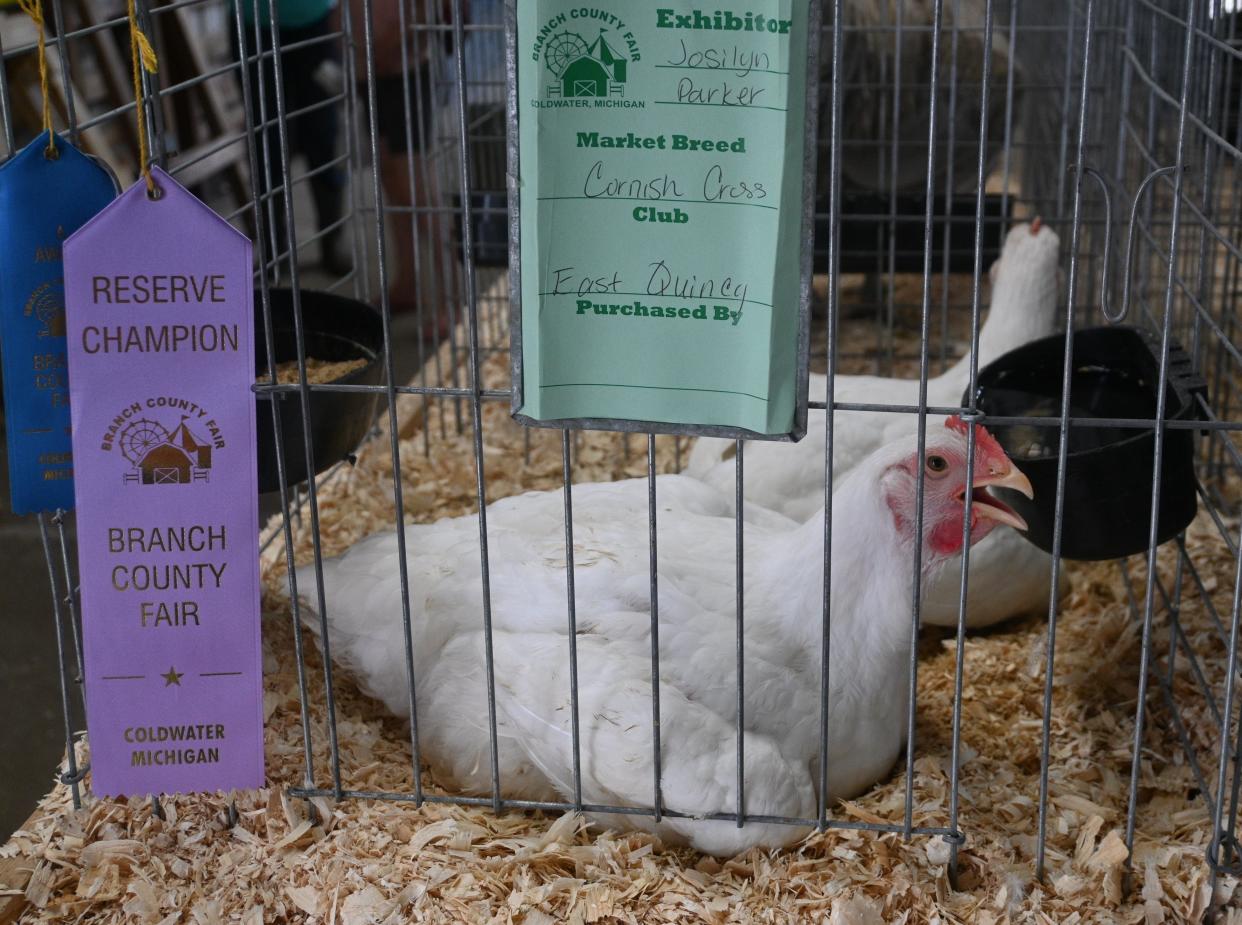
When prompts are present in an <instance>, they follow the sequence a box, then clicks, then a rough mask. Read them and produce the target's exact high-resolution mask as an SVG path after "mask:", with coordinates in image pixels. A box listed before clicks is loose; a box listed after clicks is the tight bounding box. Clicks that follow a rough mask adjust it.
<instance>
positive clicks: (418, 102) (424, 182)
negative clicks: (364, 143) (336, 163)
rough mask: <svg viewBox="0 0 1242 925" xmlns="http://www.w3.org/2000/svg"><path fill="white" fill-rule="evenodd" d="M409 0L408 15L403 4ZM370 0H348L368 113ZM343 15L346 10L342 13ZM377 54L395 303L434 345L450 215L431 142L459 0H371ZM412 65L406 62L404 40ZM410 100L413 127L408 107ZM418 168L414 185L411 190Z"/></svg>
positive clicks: (442, 311)
mask: <svg viewBox="0 0 1242 925" xmlns="http://www.w3.org/2000/svg"><path fill="white" fill-rule="evenodd" d="M400 2H405V12H404V24H405V34H404V35H403V34H402V29H401V25H402V13H401V9H400V7H399V6H398V4H399V3H400ZM461 10H462V16H463V18H464V19H465V20H467V21H468V19H469V16H470V4H469V2H468V0H461ZM363 11H364V8H363V0H349V13H350V18H351V23H350V26H351V30H352V34H353V39H354V47H355V54H356V57H355V60H354V74H355V78H356V80H357V82H358V92H359V95H360V97H361V99H362V101H363V111H364V112H365V111H366V100H367V88H366V49H365V47H364V45H363V36H364V35H365V29H364V24H363V18H362V17H363ZM338 15H339V13H338ZM371 16H372V23H373V28H372V34H373V36H374V42H373V48H372V52H373V55H374V62H375V64H374V66H375V99H376V113H375V118H376V122H377V134H378V136H379V165H378V167H379V171H380V181H381V183H382V185H383V188H384V196H385V198H386V199H387V200H388V206H389V207H391V208H397V209H404V210H405V211H399V212H396V213H395V214H394V215H393V221H392V222H391V223H390V225H389V227H390V228H391V230H392V234H393V248H392V251H393V254H394V256H395V257H396V272H395V273H394V274H393V275H394V278H393V280H392V281H391V283H390V285H389V291H388V302H389V305H390V306H391V308H392V312H393V314H394V315H400V314H407V315H408V314H413V315H415V317H417V318H419V319H420V321H421V323H422V329H423V335H424V337H425V338H427V339H428V340H430V341H432V342H434V341H436V340H439V339H442V338H444V337H446V336H447V335H448V330H449V326H450V323H451V320H452V319H451V316H450V313H449V310H448V305H449V302H450V299H451V298H452V288H451V286H450V280H449V263H448V260H447V253H448V251H447V248H448V242H447V241H446V240H445V238H444V228H445V223H444V221H443V218H444V216H443V215H441V214H439V213H438V212H436V211H434V210H436V209H437V208H438V207H441V206H442V205H443V197H442V196H441V194H440V188H439V177H438V176H437V173H436V165H435V164H434V163H432V157H431V153H432V152H431V148H432V145H431V141H432V133H433V131H434V120H435V116H436V114H437V112H438V111H439V110H440V108H441V107H442V105H443V100H442V99H441V97H442V96H443V94H442V92H441V91H443V90H445V89H446V88H447V84H446V81H445V80H444V78H443V77H441V76H440V70H441V65H443V64H444V62H445V56H446V55H449V54H451V53H452V51H453V30H452V22H453V2H452V0H372V2H371ZM403 39H404V45H405V64H406V65H407V67H406V68H404V69H403V67H402V44H403ZM407 93H408V105H409V130H408V132H407V128H406V105H407ZM411 165H412V166H413V171H412V172H413V178H414V183H413V189H412V190H411V188H410V174H411V169H410V168H411ZM410 209H414V210H415V212H416V221H417V223H418V235H417V237H418V241H417V244H418V253H419V258H420V259H419V262H418V267H417V271H418V272H417V273H416V272H415V271H416V268H415V262H414V255H415V243H416V242H415V234H414V226H413V222H411V220H410V215H409V211H408V210H410Z"/></svg>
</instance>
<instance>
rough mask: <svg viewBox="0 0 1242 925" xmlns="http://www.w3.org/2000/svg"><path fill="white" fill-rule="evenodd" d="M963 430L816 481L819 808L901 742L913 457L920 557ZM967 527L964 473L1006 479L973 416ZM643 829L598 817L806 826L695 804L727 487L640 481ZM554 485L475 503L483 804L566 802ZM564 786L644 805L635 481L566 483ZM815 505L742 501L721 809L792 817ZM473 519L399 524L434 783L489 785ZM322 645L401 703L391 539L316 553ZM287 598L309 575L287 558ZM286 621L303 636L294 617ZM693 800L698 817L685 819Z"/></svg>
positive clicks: (684, 832)
mask: <svg viewBox="0 0 1242 925" xmlns="http://www.w3.org/2000/svg"><path fill="white" fill-rule="evenodd" d="M965 431H966V425H964V424H962V423H961V421H959V420H954V421H952V422H951V423H950V426H949V427H948V428H937V429H936V431H935V432H932V433H929V434H928V435H927V444H926V451H925V453H924V456H923V457H922V458H920V457H919V455H918V450H917V446H916V443H915V440H914V439H912V438H906V439H903V440H901V441H899V442H897V443H895V444H893V445H891V446H887V447H884V448H882V449H880V450H879V451H878V452H876V453H874V454H872V455H871V456H870V457H869V458H868V459H867V460H866V461H864V462H862V463H861V464H859V465H858V466H856V467H854V469H853V471H852V472H851V473H850V475H849V477H848V478H846V479H843V480H842V483H841V485H840V486H839V487H838V490H837V491H836V493H835V494H834V496H833V525H834V530H833V542H832V574H833V581H832V605H831V618H832V620H831V656H830V661H829V666H830V671H829V682H830V700H829V704H830V706H829V713H830V718H831V721H830V726H829V733H828V752H827V754H828V771H827V780H828V792H827V794H825V796H826V798H827V800H828V801H829V804H830V805H831V803H832V801H835V800H837V799H839V798H845V797H849V796H851V795H853V794H856V793H858V792H859V791H861V790H863V789H864V788H866V787H868V786H869V785H871V784H872V783H874V782H875V781H876V780H878V779H879V778H880V777H882V776H883V775H884V774H886V773H887V772H888V771H889V769H890V768H891V767H892V765H893V763H894V761H895V760H896V758H897V756H898V754H899V752H900V750H901V748H902V745H903V743H904V740H905V729H906V706H907V703H908V677H909V676H908V673H907V669H908V665H909V658H910V608H911V599H910V598H911V582H912V578H913V565H914V563H913V546H914V535H915V534H914V530H915V526H914V525H915V480H916V478H917V472H918V469H919V468H920V467H922V468H924V469H925V471H926V482H925V485H926V487H925V495H924V512H925V514H924V525H923V526H924V542H923V570H924V572H925V574H927V575H931V574H934V572H935V571H936V569H937V567H938V566H939V565H940V564H941V563H943V562H944V561H945V559H946V557H951V556H953V555H954V554H956V553H957V552H958V551H959V550H960V549H961V545H962V539H963V536H962V534H963V531H962V526H963V507H964V498H965V492H966V490H967V484H968V479H967V470H966V437H965ZM976 433H977V452H976V458H975V467H974V485H975V486H976V488H975V490H974V492H973V493H972V495H971V497H972V508H971V510H972V515H973V516H972V534H971V540H972V542H973V541H975V540H978V539H979V538H981V537H983V536H985V535H986V534H987V533H988V532H989V530H991V529H992V528H993V527H994V526H996V525H998V524H1009V525H1013V526H1016V527H1022V526H1024V524H1023V523H1022V521H1021V519H1020V518H1019V517H1018V516H1017V515H1016V514H1015V513H1013V511H1012V510H1010V509H1009V508H1007V507H1005V506H1004V505H1003V504H1002V503H1000V502H999V501H997V500H996V499H995V498H993V497H992V496H991V495H990V494H988V492H987V491H986V490H985V488H984V487H983V486H988V485H999V486H1006V487H1009V488H1013V489H1015V490H1018V491H1022V492H1024V493H1026V494H1028V495H1029V493H1030V483H1029V482H1028V481H1027V480H1026V477H1025V476H1023V475H1022V473H1021V472H1019V471H1018V470H1017V469H1016V468H1015V467H1014V466H1013V464H1012V463H1011V462H1010V460H1009V459H1008V458H1007V457H1006V456H1005V454H1004V452H1003V451H1002V450H1001V449H1000V447H999V445H998V444H997V443H996V441H995V440H993V439H992V438H991V437H990V435H988V434H987V432H986V431H985V430H983V429H982V428H978V429H977V431H976ZM656 492H657V498H658V511H659V545H658V553H659V591H658V598H659V621H658V623H659V634H660V635H659V647H660V651H661V655H662V659H661V662H660V673H659V695H660V710H661V736H662V738H661V742H662V747H661V761H662V777H661V784H662V788H663V805H664V806H665V807H666V808H667V809H669V810H672V811H675V812H676V813H681V814H687V815H686V816H673V817H669V816H665V817H664V819H663V820H662V821H661V822H660V823H658V824H657V823H655V822H654V820H652V819H650V818H647V817H643V816H637V815H629V814H626V815H618V814H611V815H604V816H600V817H598V818H600V819H601V820H602V821H604V822H606V823H607V824H610V825H614V826H633V827H640V828H644V829H648V830H652V831H656V832H657V833H658V834H660V835H661V837H663V838H665V839H667V840H669V841H673V842H688V843H689V844H690V845H692V846H693V847H694V848H696V849H698V850H700V851H704V852H708V853H711V854H716V855H732V854H735V853H737V852H739V851H742V850H745V849H746V848H748V847H750V846H752V845H764V846H778V845H783V844H787V843H789V842H791V841H793V840H796V839H798V838H800V837H802V836H803V835H804V834H805V832H806V830H805V829H799V828H796V827H789V826H784V825H778V824H774V823H763V822H755V823H748V824H747V825H746V826H745V827H743V828H738V827H737V826H736V825H735V823H733V822H731V821H723V820H711V819H704V818H702V817H703V816H705V815H710V814H713V813H723V812H730V811H733V810H734V809H735V808H736V805H737V797H738V794H737V780H736V774H735V760H736V758H735V755H736V748H737V727H736V712H735V711H736V706H737V699H736V698H737V690H736V677H735V673H734V668H733V666H734V665H735V650H734V646H735V584H734V568H735V558H734V556H735V548H734V537H735V533H734V530H735V521H734V519H733V517H732V509H731V501H730V498H729V497H728V496H723V495H720V494H718V493H717V492H715V491H714V490H712V489H711V488H709V487H707V486H706V485H704V484H702V483H701V482H698V481H696V480H694V479H690V478H688V477H685V476H678V475H667V476H661V477H659V478H658V479H657V481H656ZM562 504H563V499H562V496H561V494H560V493H559V492H532V493H529V494H525V495H521V496H518V497H512V498H507V499H504V500H501V501H497V502H495V503H494V504H492V505H490V506H489V507H488V537H489V541H490V542H489V549H490V577H491V604H492V610H491V612H492V625H493V641H494V642H493V644H494V659H495V661H494V666H495V680H496V686H495V692H496V716H497V735H498V757H499V772H500V782H501V792H502V793H503V794H504V796H505V797H506V798H511V799H531V800H540V801H547V800H552V799H558V798H559V799H564V800H571V799H573V781H572V772H571V769H572V768H573V747H572V737H571V718H570V715H571V700H570V682H569V659H568V656H569V635H568V625H567V624H568V621H567V604H566V573H565V549H564V526H563V522H562V517H563V507H562ZM573 509H574V524H573V525H574V558H575V569H574V574H575V580H576V602H577V634H576V637H575V638H576V640H577V659H578V677H579V685H578V691H579V703H578V715H579V717H580V720H581V746H580V751H581V782H582V799H583V801H584V802H585V803H588V804H595V805H612V806H616V805H630V806H644V805H646V806H650V805H651V803H652V800H653V750H652V690H651V680H650V679H651V641H650V626H651V623H650V621H651V602H650V599H649V585H648V565H649V559H648V556H649V551H648V534H647V525H648V515H647V482H646V481H645V480H641V479H635V480H630V481H624V482H613V483H603V484H583V485H577V486H575V487H574V489H573ZM823 527H824V524H823V516H822V513H821V515H820V516H819V517H816V518H812V519H811V520H810V521H808V522H807V523H805V524H795V523H793V522H792V521H790V520H788V519H787V518H784V517H782V516H781V515H779V514H775V513H772V512H765V511H762V510H759V509H751V510H748V511H746V512H745V541H744V542H745V601H744V603H745V611H744V612H745V658H744V671H745V685H744V689H745V720H744V733H743V736H744V738H743V743H744V751H745V759H744V767H745V788H746V789H745V812H746V813H747V814H748V815H753V816H765V815H768V816H785V817H796V818H802V819H808V818H814V815H815V812H816V806H817V803H816V793H817V782H818V780H819V773H818V760H819V759H818V756H819V724H820V714H819V690H820V655H819V653H820V648H821V632H822V618H821V611H822V601H823V593H822V585H823V581H822V574H823V537H824V530H823ZM478 530H479V525H478V518H477V517H476V516H469V517H458V518H452V519H446V520H442V521H439V522H438V523H434V524H429V525H416V526H409V527H407V528H406V531H405V537H406V543H407V561H408V569H409V587H410V593H411V597H410V608H411V615H412V616H411V626H412V636H413V665H414V674H415V678H416V685H415V690H416V695H417V716H418V733H419V738H420V742H421V747H422V754H423V756H424V758H426V759H427V760H429V762H430V763H431V764H432V766H433V767H434V768H435V770H436V772H437V775H438V777H439V778H440V780H442V781H444V782H445V783H447V784H449V785H450V786H452V787H454V788H456V789H459V790H461V791H465V792H467V793H475V794H486V793H489V792H490V790H491V770H490V768H491V753H490V735H489V724H488V707H487V694H486V676H485V669H484V665H485V661H484V634H483V631H482V626H483V599H482V589H481V581H480V559H479V532H478ZM323 573H324V590H325V596H326V609H327V624H328V632H329V639H330V643H331V655H332V658H333V659H334V661H336V662H337V663H338V664H340V665H342V666H344V667H346V668H347V669H348V670H349V671H350V672H351V673H352V674H353V676H354V677H355V678H356V679H357V680H358V682H359V684H360V686H361V687H362V689H363V690H364V691H366V692H367V693H369V694H370V695H372V696H374V697H377V698H379V699H380V700H381V701H383V703H384V704H385V705H386V706H387V707H388V708H389V709H390V710H392V711H393V712H394V713H396V714H398V715H405V716H408V715H409V700H408V689H407V680H406V668H405V646H404V634H403V628H402V621H401V613H402V608H401V598H400V586H399V580H398V562H397V537H396V535H395V534H381V535H377V536H374V537H371V538H369V539H367V540H364V541H362V542H361V543H359V544H357V545H356V546H354V547H353V548H352V549H351V550H349V551H348V552H347V553H346V554H345V555H344V556H342V557H340V558H339V559H332V560H329V561H327V562H325V563H324V570H323ZM299 582H300V587H301V588H302V589H303V591H302V594H303V596H304V597H308V598H313V597H315V594H314V592H313V591H312V590H309V589H312V588H313V587H314V585H313V574H312V573H311V571H310V570H309V569H308V568H304V569H302V570H301V571H300V572H299ZM303 616H304V618H305V619H306V621H307V623H308V625H309V626H310V627H311V628H312V629H313V630H314V631H315V632H318V622H319V621H318V618H317V616H316V615H315V613H314V612H313V611H312V610H311V609H309V608H307V609H304V610H303ZM693 817H698V818H693Z"/></svg>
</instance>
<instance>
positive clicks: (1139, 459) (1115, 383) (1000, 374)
mask: <svg viewBox="0 0 1242 925" xmlns="http://www.w3.org/2000/svg"><path fill="white" fill-rule="evenodd" d="M1073 357H1074V368H1073V372H1072V374H1071V375H1072V379H1071V386H1070V398H1071V404H1070V416H1071V417H1072V418H1115V419H1120V418H1127V419H1143V420H1148V421H1154V420H1155V417H1156V397H1157V393H1156V388H1157V383H1158V382H1159V380H1160V361H1159V357H1160V342H1159V340H1158V339H1156V338H1153V337H1152V336H1151V335H1150V334H1148V333H1147V332H1146V331H1143V330H1140V329H1138V328H1130V327H1109V328H1088V329H1084V330H1080V331H1077V332H1075V334H1074V353H1073ZM1064 364H1065V337H1064V335H1061V334H1056V335H1054V336H1052V337H1048V338H1044V339H1042V340H1038V341H1033V342H1032V343H1029V344H1027V345H1025V346H1023V347H1019V348H1018V349H1017V350H1014V351H1011V352H1010V353H1007V354H1005V355H1004V356H1002V357H1001V358H1000V359H998V360H996V361H995V362H993V363H991V364H990V365H988V366H987V367H986V368H984V369H982V370H980V372H979V378H978V392H977V397H978V408H979V410H980V411H982V412H983V413H984V414H985V415H986V416H987V417H1046V418H1052V419H1054V420H1055V419H1057V418H1059V417H1060V415H1061V382H1062V377H1063V373H1064ZM1204 388H1205V385H1204V382H1203V380H1202V379H1200V378H1199V377H1198V376H1197V375H1195V373H1194V372H1193V370H1192V368H1191V361H1190V358H1189V357H1188V356H1187V355H1186V354H1185V352H1183V351H1182V350H1181V348H1180V347H1178V346H1176V345H1175V344H1170V355H1169V383H1168V392H1167V397H1166V407H1165V418H1166V420H1189V419H1197V418H1198V414H1197V403H1196V400H1195V393H1197V392H1202V391H1204ZM968 399H969V392H968V393H967V394H966V395H964V396H963V398H962V401H963V404H966V403H967V402H968ZM984 423H985V425H986V426H987V428H988V431H989V432H990V433H991V434H992V435H993V436H994V437H996V439H997V440H998V441H999V442H1000V444H1001V446H1002V447H1004V449H1005V452H1006V453H1008V454H1009V456H1010V457H1011V458H1012V459H1013V461H1014V463H1015V464H1016V465H1017V466H1018V468H1019V469H1021V470H1022V471H1023V472H1024V473H1026V475H1027V477H1028V478H1029V479H1030V480H1031V487H1032V488H1033V489H1034V490H1035V498H1034V499H1033V500H1028V499H1027V498H1025V497H1023V496H1022V495H1020V494H1018V493H1017V492H1014V491H1009V490H1007V489H999V490H998V491H997V494H998V497H1001V498H1002V499H1003V500H1004V501H1005V502H1006V503H1007V504H1009V505H1010V506H1011V507H1013V509H1014V510H1016V511H1017V512H1018V513H1019V514H1021V515H1022V517H1023V519H1025V520H1026V522H1027V525H1028V526H1029V530H1028V531H1027V533H1026V534H1025V535H1026V537H1027V539H1028V540H1030V541H1031V542H1032V543H1034V544H1035V545H1036V546H1038V547H1039V548H1040V549H1042V550H1044V551H1045V552H1051V551H1052V538H1053V521H1054V514H1055V509H1056V490H1057V457H1058V452H1059V441H1060V431H1059V429H1058V428H1057V427H1056V426H1052V427H1036V426H1031V425H1006V424H999V423H998V424H995V425H993V424H990V423H987V421H986V418H985V422H984ZM1155 444H1156V441H1155V431H1154V428H1153V429H1150V430H1149V429H1136V428H1132V427H1131V428H1126V427H1110V426H1100V427H1092V426H1082V427H1080V426H1074V425H1071V426H1070V428H1069V456H1068V459H1067V461H1066V473H1065V505H1064V520H1063V524H1062V533H1061V555H1062V556H1063V557H1064V558H1066V559H1080V560H1087V561H1099V560H1104V559H1118V558H1122V557H1124V556H1129V555H1134V554H1136V553H1140V552H1144V551H1145V550H1146V549H1147V545H1148V538H1149V537H1148V534H1149V531H1150V526H1151V488H1152V473H1153V468H1154V465H1155V461H1154V453H1155ZM1195 491H1196V481H1195V473H1194V431H1193V430H1187V429H1180V428H1179V429H1173V428H1166V429H1165V433H1164V451H1163V455H1162V458H1161V471H1160V507H1159V521H1158V528H1157V531H1156V538H1157V542H1159V543H1163V542H1166V541H1167V540H1170V539H1172V538H1173V537H1175V536H1177V534H1178V533H1180V532H1181V531H1182V530H1184V529H1185V528H1186V526H1187V525H1188V524H1189V523H1190V522H1191V521H1192V520H1193V519H1194V517H1195V512H1196V510H1197V502H1196V497H1195Z"/></svg>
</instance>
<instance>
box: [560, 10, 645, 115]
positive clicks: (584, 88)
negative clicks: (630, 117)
mask: <svg viewBox="0 0 1242 925" xmlns="http://www.w3.org/2000/svg"><path fill="white" fill-rule="evenodd" d="M575 13H576V14H581V13H596V14H597V15H598V18H599V19H601V20H603V21H605V22H607V23H608V26H607V27H605V26H602V25H600V26H598V31H599V34H598V35H597V36H596V37H595V38H593V39H592V38H590V37H589V35H588V36H584V35H582V34H581V33H579V32H574V31H571V30H569V29H566V28H563V24H564V23H565V22H566V21H567V20H566V18H565V17H564V16H563V15H562V16H557V17H555V18H554V19H553V21H552V22H550V23H549V24H548V25H546V26H545V27H544V28H543V30H542V31H541V32H540V37H539V39H538V40H537V41H536V43H535V55H536V59H537V60H538V59H539V58H542V59H543V65H544V67H545V68H546V69H547V72H548V74H549V75H550V76H551V80H550V81H549V82H548V84H547V96H548V98H549V99H585V100H589V99H595V100H603V99H623V98H624V97H625V83H626V80H627V78H628V76H629V73H628V71H629V65H630V63H631V62H632V61H637V60H638V54H637V51H636V48H637V46H636V44H635V42H634V37H633V34H632V33H630V32H627V31H625V30H626V28H627V27H626V26H625V23H623V22H621V20H619V19H617V17H616V16H615V14H609V13H603V12H599V11H591V10H580V11H575ZM558 26H561V28H557V27H558ZM618 48H627V49H628V54H627V53H623V52H620V51H618V50H617V49H618Z"/></svg>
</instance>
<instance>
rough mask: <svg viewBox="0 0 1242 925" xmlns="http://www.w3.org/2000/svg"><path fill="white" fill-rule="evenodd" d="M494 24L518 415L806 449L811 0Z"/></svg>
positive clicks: (544, 14)
mask: <svg viewBox="0 0 1242 925" xmlns="http://www.w3.org/2000/svg"><path fill="white" fill-rule="evenodd" d="M509 9H510V31H509V40H510V68H511V72H512V73H513V74H514V76H515V84H514V88H515V94H514V96H513V100H512V104H511V109H512V111H511V113H510V119H511V122H510V152H511V157H512V156H513V155H516V170H514V171H511V173H512V174H513V176H511V178H510V199H511V202H515V203H516V204H517V206H518V219H517V222H516V227H515V228H514V229H513V231H514V234H515V236H516V237H515V240H514V242H513V249H514V252H515V260H514V261H512V263H511V266H513V268H514V270H515V273H514V278H513V294H514V297H515V299H517V300H518V301H519V302H520V306H521V311H520V313H515V319H514V341H515V343H514V351H513V362H514V374H515V376H514V382H515V397H514V407H515V414H516V416H517V417H518V418H519V419H522V420H526V421H529V422H537V423H551V422H566V421H577V422H580V423H587V424H595V425H599V426H616V427H619V428H626V429H650V430H656V431H662V432H683V433H704V432H707V433H717V434H731V435H736V436H748V437H754V436H758V435H766V436H768V437H770V438H773V439H780V438H792V439H797V438H798V437H800V436H801V435H802V433H803V432H804V431H805V422H806V357H807V329H808V320H807V319H808V314H809V313H808V311H807V306H808V300H809V273H810V237H811V235H810V218H811V212H810V202H811V199H812V194H813V189H812V186H811V183H812V181H811V180H810V177H811V176H812V172H811V171H809V170H808V169H807V166H808V162H809V161H810V160H812V159H813V156H814V151H813V150H812V148H813V146H812V144H811V143H810V142H809V141H808V129H812V128H813V124H812V123H813V110H814V103H815V101H814V99H813V98H811V99H808V92H809V93H810V94H811V96H812V97H813V94H814V71H813V70H812V69H811V62H812V60H813V59H812V56H813V54H814V50H815V46H816V41H815V40H816V36H815V34H814V32H815V30H816V28H817V25H818V7H817V0H750V2H745V3H743V2H736V0H719V2H713V3H712V4H710V5H709V6H703V7H700V6H696V5H694V4H693V3H690V2H681V0H658V2H655V3H648V2H637V3H636V2H633V0H629V2H624V3H622V2H608V0H597V2H586V3H584V2H583V0H510V6H509ZM808 73H810V75H811V86H810V90H809V91H808ZM515 147H516V150H515Z"/></svg>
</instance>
